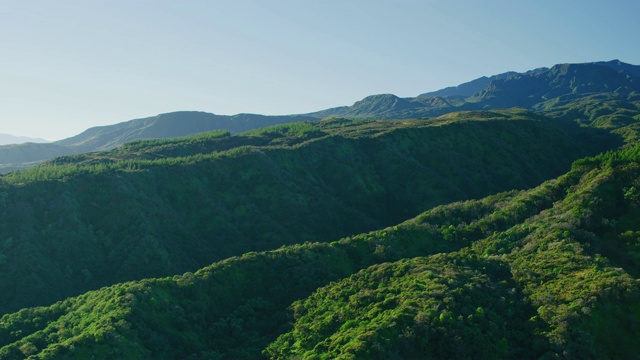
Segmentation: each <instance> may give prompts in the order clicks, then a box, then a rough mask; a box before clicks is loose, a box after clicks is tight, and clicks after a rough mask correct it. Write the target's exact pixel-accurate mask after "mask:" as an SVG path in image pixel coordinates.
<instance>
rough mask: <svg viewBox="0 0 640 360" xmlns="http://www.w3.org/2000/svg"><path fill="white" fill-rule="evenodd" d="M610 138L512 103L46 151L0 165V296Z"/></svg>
mask: <svg viewBox="0 0 640 360" xmlns="http://www.w3.org/2000/svg"><path fill="white" fill-rule="evenodd" d="M614 144H616V141H615V139H612V138H610V137H597V136H595V135H594V134H592V133H591V132H589V131H588V130H587V129H581V128H579V127H577V126H575V125H572V124H571V123H567V124H565V123H562V122H557V121H554V120H551V119H548V118H544V117H540V116H538V115H535V114H532V113H529V112H525V111H522V110H509V111H500V112H476V113H468V114H457V115H449V116H445V117H442V118H439V119H431V120H412V121H408V120H407V121H375V122H350V121H348V120H340V119H334V120H331V121H324V122H320V123H295V124H291V125H280V126H278V127H274V128H267V129H264V130H260V131H253V132H249V133H245V134H240V135H237V136H229V135H228V133H224V132H215V133H211V134H206V135H202V136H196V137H189V138H184V139H177V140H157V141H142V142H138V143H132V144H130V145H128V146H126V147H123V148H122V149H116V150H113V151H111V152H108V153H95V154H87V155H79V156H77V157H69V158H62V159H57V160H55V161H52V162H51V163H50V164H47V165H43V166H38V167H35V168H32V169H29V170H27V171H22V172H14V173H11V174H8V175H5V176H4V177H2V178H0V213H1V214H2V216H1V217H0V239H3V240H2V241H3V242H2V244H0V246H1V247H0V254H1V256H0V259H1V260H0V270H1V271H0V289H3V291H2V292H0V304H1V308H2V309H3V311H6V312H8V311H14V310H17V309H19V308H22V307H25V306H32V305H44V304H47V303H50V302H53V301H55V300H60V299H63V298H64V297H66V296H70V295H74V294H79V293H81V292H84V291H86V290H89V289H95V288H98V287H101V286H105V285H109V284H112V283H115V282H119V281H126V280H133V279H140V278H143V277H155V276H166V275H170V274H175V273H181V272H184V271H187V270H189V269H195V268H198V267H201V266H204V265H206V264H209V263H211V262H213V261H216V260H220V259H223V258H226V257H229V256H233V255H240V254H242V253H245V252H248V251H256V250H265V249H273V248H278V247H280V246H282V245H287V244H293V243H300V242H305V241H329V240H331V239H337V238H339V237H342V236H346V235H350V234H355V233H360V232H363V231H368V230H372V229H376V228H380V227H383V226H388V225H391V224H394V223H397V222H399V221H402V220H403V219H406V218H408V217H411V216H414V215H415V214H417V213H419V212H420V211H423V210H424V209H427V208H430V207H432V206H434V205H437V204H443V203H447V202H451V201H455V200H461V199H468V198H477V197H482V196H486V195H488V194H491V193H495V192H498V191H504V190H507V189H514V188H526V187H531V186H534V185H536V184H538V183H540V182H542V181H543V180H545V179H549V178H552V177H554V176H557V175H558V174H560V173H562V172H564V171H566V169H567V168H568V166H569V164H570V162H571V161H572V160H574V159H576V158H579V157H581V156H584V155H586V154H595V153H598V152H600V151H602V150H603V149H606V148H609V147H611V146H614ZM33 264H37V266H34V265H33Z"/></svg>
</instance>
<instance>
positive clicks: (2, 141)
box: [0, 134, 50, 145]
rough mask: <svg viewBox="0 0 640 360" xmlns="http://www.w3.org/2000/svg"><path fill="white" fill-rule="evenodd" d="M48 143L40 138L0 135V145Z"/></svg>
mask: <svg viewBox="0 0 640 360" xmlns="http://www.w3.org/2000/svg"><path fill="white" fill-rule="evenodd" d="M28 142H32V143H48V142H50V141H48V140H45V139H40V138H32V137H27V136H15V135H11V134H0V145H13V144H24V143H28Z"/></svg>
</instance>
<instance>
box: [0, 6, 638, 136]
mask: <svg viewBox="0 0 640 360" xmlns="http://www.w3.org/2000/svg"><path fill="white" fill-rule="evenodd" d="M638 14H640V2H638V1H613V0H607V1H604V0H602V1H599V0H597V1H596V0H594V1H590V0H583V1H568V0H565V1H563V0H536V1H512V0H500V1H499V0H495V1H489V0H485V1H482V0H477V1H474V0H465V1H462V0H459V1H456V0H441V1H429V0H422V1H418V0H416V1H403V0H394V1H391V0H379V1H376V0H366V1H365V0H316V1H307V0H271V1H268V0H256V1H246V0H233V1H231V0H228V1H204V0H199V1H196V0H193V1H190V0H172V1H169V0H146V1H145V0H56V1H52V0H34V1H31V0H24V1H22V0H21V1H17V0H15V1H6V2H3V4H2V6H1V7H0V44H1V46H0V133H10V134H14V135H23V136H33V137H43V138H47V139H61V138H65V137H69V136H72V135H75V134H77V133H80V132H81V131H83V130H85V129H87V128H89V127H92V126H98V125H107V124H114V123H118V122H122V121H126V120H130V119H134V118H140V117H147V116H153V115H156V114H159V113H164V112H171V111H178V110H199V111H207V112H213V113H216V114H236V113H242V112H248V113H260V114H295V113H305V112H311V111H316V110H321V109H325V108H329V107H335V106H341V105H351V104H352V103H353V102H355V101H357V100H360V99H361V98H363V97H365V96H367V95H371V94H378V93H393V94H396V95H398V96H402V97H408V96H416V95H418V94H420V93H423V92H427V91H432V90H437V89H440V88H443V87H446V86H451V85H458V84H460V83H463V82H466V81H469V80H472V79H475V78H478V77H480V76H483V75H493V74H497V73H502V72H506V71H510V70H514V71H526V70H530V69H533V68H537V67H542V66H547V67H548V66H552V65H554V64H556V63H565V62H589V61H600V60H612V59H620V60H621V61H624V62H628V63H632V64H640V46H638V38H637V35H638V29H637V23H638V18H637V17H638Z"/></svg>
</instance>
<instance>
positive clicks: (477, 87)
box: [418, 71, 517, 97]
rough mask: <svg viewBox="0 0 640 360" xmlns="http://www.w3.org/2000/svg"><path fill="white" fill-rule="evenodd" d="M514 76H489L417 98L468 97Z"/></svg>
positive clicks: (509, 73) (507, 73) (512, 73)
mask: <svg viewBox="0 0 640 360" xmlns="http://www.w3.org/2000/svg"><path fill="white" fill-rule="evenodd" d="M516 74H517V72H514V71H508V72H506V73H502V74H498V75H493V76H489V77H487V76H483V77H480V78H477V79H475V80H471V81H469V82H466V83H463V84H460V85H458V86H449V87H446V88H444V89H440V90H436V91H432V92H428V93H424V94H420V95H418V97H430V96H436V97H447V96H460V97H469V96H471V95H473V94H475V93H477V92H478V91H482V90H484V89H485V88H486V87H487V85H489V83H490V82H492V81H493V80H501V79H506V78H508V77H509V76H511V75H516Z"/></svg>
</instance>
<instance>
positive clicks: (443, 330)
mask: <svg viewBox="0 0 640 360" xmlns="http://www.w3.org/2000/svg"><path fill="white" fill-rule="evenodd" d="M639 170H640V148H638V147H634V148H630V149H628V150H624V151H619V152H611V153H607V154H604V155H601V156H597V157H592V158H587V159H585V160H581V161H578V162H576V163H575V164H574V166H573V168H572V170H571V171H570V172H569V173H567V174H566V175H564V176H561V177H559V178H558V179H556V180H552V181H548V182H546V183H544V184H542V185H541V186H539V187H536V188H533V189H531V190H526V191H511V192H506V193H500V194H497V195H493V196H490V197H487V198H484V199H481V200H470V201H464V202H458V203H453V204H450V205H443V206H438V207H435V208H433V209H432V210H429V211H427V212H425V213H423V214H421V215H419V216H418V217H416V218H414V219H412V220H410V221H407V222H404V223H402V224H399V225H397V226H393V227H389V228H385V229H383V230H379V231H375V232H371V233H367V234H362V235H358V236H352V237H347V238H344V239H342V240H340V241H336V242H331V243H326V242H325V243H306V244H301V245H294V246H287V247H282V248H281V249H278V250H274V251H268V252H259V253H248V254H245V255H243V256H241V257H234V258H230V259H227V260H224V261H221V262H218V263H215V264H213V265H211V266H208V267H205V268H203V269H202V270H199V271H197V272H196V273H185V274H183V275H181V276H174V277H169V278H161V279H151V280H143V281H138V282H130V283H123V284H119V285H114V286H111V287H107V288H103V289H100V290H97V291H92V292H89V293H86V294H84V295H82V296H79V297H76V298H70V299H67V300H65V301H62V302H59V303H56V304H54V305H53V306H50V307H43V308H33V309H24V310H21V311H19V312H17V313H14V314H9V315H5V316H4V317H3V318H2V319H1V320H0V346H2V347H0V358H7V359H10V358H15V357H21V356H34V358H38V359H57V358H85V357H89V356H93V357H94V358H97V359H106V358H113V357H127V358H189V359H228V358H233V359H243V358H246V359H254V358H258V357H260V354H262V356H264V357H267V358H292V357H296V356H299V357H301V358H332V359H333V358H344V359H349V358H357V359H367V358H372V359H373V358H431V357H436V358H437V357H447V358H471V357H473V358H555V357H572V358H601V357H611V358H633V357H634V356H635V355H636V354H637V352H638V350H640V349H638V346H639V345H638V343H637V341H635V336H636V329H637V328H638V326H640V305H638V304H639V303H640V302H639V300H640V292H639V290H640V289H639V288H638V285H639V284H638V281H637V280H635V279H634V278H633V276H631V275H630V274H633V273H637V268H635V269H634V268H633V267H629V272H627V267H621V266H623V265H625V261H627V260H628V257H633V256H637V255H636V253H637V245H636V244H635V240H637V239H635V238H634V236H635V235H633V234H635V233H636V232H638V231H639V230H640V229H639V226H638V224H637V222H636V221H633V219H637V216H638V215H639V214H638V212H639V211H640V196H637V194H636V191H635V190H632V189H631V187H630V185H633V186H637V185H638V184H637V173H638V171H639ZM602 214H608V216H607V218H606V221H604V218H602ZM631 239H634V242H630V240H631ZM631 264H633V263H631ZM631 266H633V265H631ZM635 266H636V267H637V264H636V265H635ZM298 299H300V300H298ZM289 316H291V317H292V318H291V319H292V320H293V324H292V325H290V318H289Z"/></svg>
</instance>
